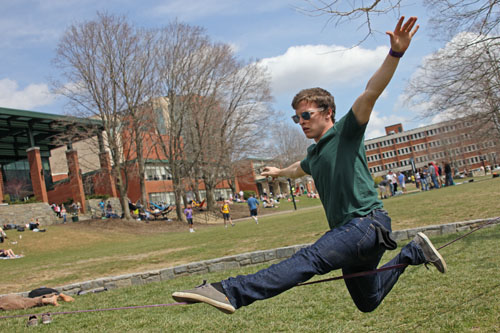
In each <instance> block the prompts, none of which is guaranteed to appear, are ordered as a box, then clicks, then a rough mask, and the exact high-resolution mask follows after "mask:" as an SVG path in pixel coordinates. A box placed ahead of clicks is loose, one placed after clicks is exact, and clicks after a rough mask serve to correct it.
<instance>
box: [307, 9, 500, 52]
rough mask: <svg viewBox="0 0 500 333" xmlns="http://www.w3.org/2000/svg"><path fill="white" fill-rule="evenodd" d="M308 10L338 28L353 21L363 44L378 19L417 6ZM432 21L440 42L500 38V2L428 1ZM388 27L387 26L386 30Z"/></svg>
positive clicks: (373, 30) (310, 13)
mask: <svg viewBox="0 0 500 333" xmlns="http://www.w3.org/2000/svg"><path fill="white" fill-rule="evenodd" d="M304 2H305V3H307V7H305V8H300V9H299V10H300V11H302V12H303V13H306V14H309V15H315V16H326V17H328V20H327V23H332V22H333V23H334V24H335V26H339V25H342V24H346V23H349V24H351V23H352V22H356V23H357V24H358V30H362V31H364V34H365V35H364V37H362V38H361V39H360V41H359V42H358V44H359V43H362V42H363V41H365V40H366V39H367V38H368V37H369V36H371V35H373V34H374V33H375V32H376V31H377V29H376V27H375V24H374V17H376V16H381V15H387V14H389V13H394V14H396V15H397V16H399V15H400V12H401V9H402V8H405V6H407V5H413V4H414V1H411V0H354V1H341V0H304ZM423 5H424V6H425V7H426V8H427V9H428V11H429V13H430V15H429V16H430V17H431V19H430V20H429V23H430V24H431V27H432V29H431V31H433V34H432V35H433V36H434V37H435V38H437V39H438V40H445V41H448V40H450V39H451V38H453V37H454V36H455V35H457V34H459V33H461V32H475V33H477V34H478V35H481V36H483V37H484V39H485V40H487V39H491V38H494V39H498V38H499V37H498V25H499V23H500V16H499V15H498V10H499V6H500V0H424V1H423ZM384 28H385V27H384Z"/></svg>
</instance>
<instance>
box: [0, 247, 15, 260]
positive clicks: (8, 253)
mask: <svg viewBox="0 0 500 333" xmlns="http://www.w3.org/2000/svg"><path fill="white" fill-rule="evenodd" d="M0 257H2V258H15V257H16V255H15V253H14V251H12V249H0Z"/></svg>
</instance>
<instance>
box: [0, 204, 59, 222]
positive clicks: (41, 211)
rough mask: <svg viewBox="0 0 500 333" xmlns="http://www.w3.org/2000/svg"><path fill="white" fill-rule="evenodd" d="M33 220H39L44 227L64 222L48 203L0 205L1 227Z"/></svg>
mask: <svg viewBox="0 0 500 333" xmlns="http://www.w3.org/2000/svg"><path fill="white" fill-rule="evenodd" d="M32 218H38V221H39V222H40V224H41V225H42V228H43V226H44V225H51V224H55V223H59V222H62V220H60V221H59V219H58V218H57V216H56V213H54V211H53V210H52V208H50V206H49V204H48V203H45V202H37V203H30V204H16V205H0V225H4V224H7V223H14V224H26V223H28V222H30V221H31V219H32Z"/></svg>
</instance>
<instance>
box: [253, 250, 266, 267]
mask: <svg viewBox="0 0 500 333" xmlns="http://www.w3.org/2000/svg"><path fill="white" fill-rule="evenodd" d="M264 260H265V256H264V252H263V251H258V252H254V253H253V255H252V264H260V263H262V262H264Z"/></svg>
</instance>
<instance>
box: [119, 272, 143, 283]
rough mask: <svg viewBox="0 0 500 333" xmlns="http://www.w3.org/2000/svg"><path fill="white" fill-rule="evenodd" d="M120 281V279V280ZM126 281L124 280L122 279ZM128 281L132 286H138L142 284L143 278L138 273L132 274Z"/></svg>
mask: <svg viewBox="0 0 500 333" xmlns="http://www.w3.org/2000/svg"><path fill="white" fill-rule="evenodd" d="M120 281H121V280H120ZM124 281H126V280H124ZM128 281H130V283H131V284H132V285H133V286H140V285H142V284H144V280H143V279H142V278H141V276H140V275H136V276H133V277H132V278H130V280H128Z"/></svg>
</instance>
